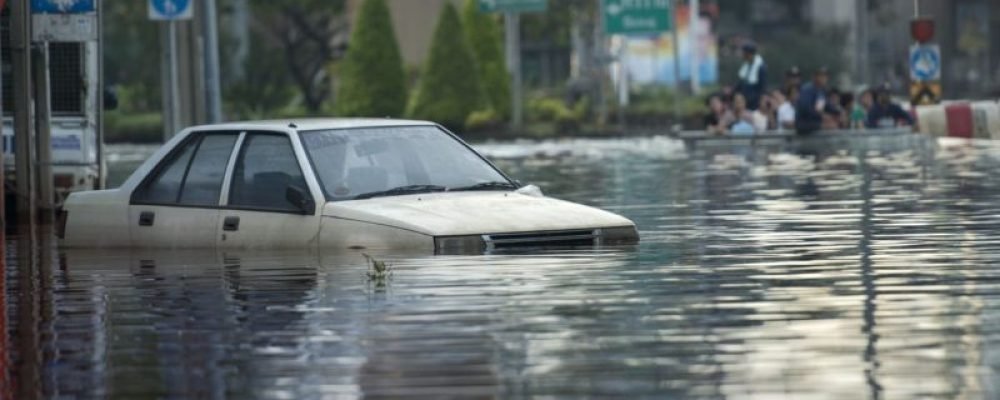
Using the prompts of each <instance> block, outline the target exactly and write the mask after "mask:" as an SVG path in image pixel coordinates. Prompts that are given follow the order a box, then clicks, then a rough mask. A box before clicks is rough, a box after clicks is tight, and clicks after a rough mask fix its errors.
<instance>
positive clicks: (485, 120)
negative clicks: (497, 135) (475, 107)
mask: <svg viewBox="0 0 1000 400" xmlns="http://www.w3.org/2000/svg"><path fill="white" fill-rule="evenodd" d="M502 126H503V118H500V114H497V112H496V110H494V109H492V108H490V109H486V110H480V111H474V112H473V113H472V114H469V117H468V118H466V119H465V131H466V132H485V131H491V130H498V129H500V128H501V127H502Z"/></svg>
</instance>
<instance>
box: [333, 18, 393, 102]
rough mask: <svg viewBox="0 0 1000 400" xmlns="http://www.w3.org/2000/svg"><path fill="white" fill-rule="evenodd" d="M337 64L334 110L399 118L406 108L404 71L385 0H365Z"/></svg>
mask: <svg viewBox="0 0 1000 400" xmlns="http://www.w3.org/2000/svg"><path fill="white" fill-rule="evenodd" d="M354 26H355V27H356V28H355V29H354V32H353V33H352V34H351V42H350V47H349V48H348V50H347V56H346V57H345V58H344V62H343V64H342V65H341V66H340V71H341V76H340V87H339V91H338V95H337V99H336V102H337V106H336V108H337V113H338V114H339V115H343V116H350V117H399V116H400V115H402V114H403V111H404V109H405V107H406V74H405V73H404V72H403V61H402V57H401V56H400V55H399V45H398V44H397V43H396V33H395V32H394V31H393V28H392V20H391V18H390V15H389V7H387V6H386V4H385V0H365V1H364V3H362V5H361V10H360V12H359V15H358V20H357V23H355V24H354Z"/></svg>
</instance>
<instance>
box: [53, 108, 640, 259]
mask: <svg viewBox="0 0 1000 400" xmlns="http://www.w3.org/2000/svg"><path fill="white" fill-rule="evenodd" d="M60 220H61V224H62V226H61V228H60V236H61V237H62V238H63V244H64V246H67V247H77V248H79V247H139V248H206V247H218V248H244V249H246V248H252V249H257V248H301V247H319V248H322V249H400V250H403V249H408V250H427V251H435V252H437V253H474V252H483V251H490V250H494V249H500V248H509V247H535V246H580V245H586V246H592V245H618V244H632V243H635V242H637V241H638V234H637V232H636V228H635V225H634V224H633V223H632V221H629V220H628V219H626V218H623V217H621V216H618V215H615V214H612V213H609V212H606V211H602V210H598V209H595V208H591V207H587V206H583V205H579V204H574V203H570V202H566V201H561V200H556V199H552V198H548V197H544V196H542V195H541V192H540V191H539V190H537V188H535V187H533V186H528V187H521V185H520V184H519V183H517V182H516V181H514V180H512V179H510V178H509V177H507V176H506V175H504V173H503V172H501V171H500V170H498V169H497V168H496V167H495V166H494V165H493V164H491V163H490V162H489V161H488V160H486V159H485V158H483V157H482V156H481V155H480V154H478V153H477V152H476V151H475V150H473V149H472V148H471V147H469V146H468V145H467V144H466V143H464V142H463V141H462V140H460V139H459V138H458V137H456V136H455V135H453V134H451V133H450V132H448V131H447V130H445V129H444V128H442V127H441V126H439V125H436V124H434V123H430V122H422V121H404V120H388V119H317V120H296V121H260V122H246V123H228V124H218V125H210V126H199V127H193V128H189V129H186V130H184V131H183V132H181V133H179V134H178V135H176V136H175V137H174V138H173V139H171V140H170V141H169V142H168V143H167V144H166V145H164V146H163V148H161V149H160V150H159V151H157V152H156V153H155V154H154V155H153V156H152V157H150V159H149V160H147V161H146V163H145V164H143V165H142V166H141V167H139V169H138V170H136V171H135V173H133V174H132V176H131V177H130V178H129V179H128V180H127V181H126V182H125V183H124V184H123V185H122V186H121V187H120V188H118V189H113V190H103V191H93V192H80V193H74V194H72V195H71V196H70V197H69V198H68V199H67V200H66V203H65V206H64V209H63V212H62V214H61V215H60Z"/></svg>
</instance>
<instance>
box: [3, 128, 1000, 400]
mask: <svg viewBox="0 0 1000 400" xmlns="http://www.w3.org/2000/svg"><path fill="white" fill-rule="evenodd" d="M476 147H477V148H478V149H479V150H480V151H482V152H483V153H484V154H486V155H487V156H488V157H490V158H491V159H493V160H494V161H495V162H496V163H497V165H498V166H499V167H500V168H501V169H503V170H505V171H506V172H508V173H509V174H510V175H511V176H512V177H514V178H515V179H519V180H521V181H522V182H524V183H532V184H536V185H538V186H540V187H541V188H542V189H543V190H544V191H545V193H546V194H547V195H549V196H554V197H557V198H562V199H566V200H570V201H575V202H580V203H583V204H587V205H593V206H598V207H601V208H605V209H608V210H610V211H613V212H616V213H620V214H622V215H624V216H626V217H628V218H631V219H633V220H634V221H635V222H636V223H637V224H638V226H639V230H640V234H641V237H642V242H641V244H640V245H638V246H637V247H634V248H633V247H629V248H611V249H587V250H552V251H546V252H531V253H528V254H524V253H520V254H491V255H485V256H462V257H458V256H447V257H445V256H428V255H408V254H385V255H380V256H379V257H380V258H381V259H384V260H386V261H387V262H388V264H389V265H390V269H391V276H385V277H377V278H372V277H370V276H368V275H366V271H368V268H369V267H368V264H367V262H366V260H365V259H364V258H363V256H362V255H361V254H354V253H350V254H326V253H325V252H322V251H320V252H297V253H271V254H257V253H238V252H236V253H234V252H224V253H223V252H197V251H190V252H185V251H171V252H120V251H119V252H107V251H103V252H93V251H70V252H61V251H59V250H58V249H57V248H55V247H53V246H51V245H45V244H42V245H40V247H39V248H37V249H31V248H26V247H25V246H24V245H23V244H21V243H19V242H17V241H13V240H11V241H8V245H7V253H6V256H7V261H8V262H7V264H6V274H5V285H6V290H5V291H4V292H3V294H4V297H3V298H0V304H3V307H0V310H4V311H5V312H6V315H5V317H6V318H5V319H0V321H6V325H5V326H4V328H5V329H6V336H5V337H3V338H0V339H3V340H4V341H3V342H2V343H0V344H3V346H2V350H0V351H2V352H3V353H5V354H3V355H4V356H5V357H0V368H3V370H4V372H5V374H6V375H5V376H0V379H3V381H2V382H0V383H2V384H0V391H3V392H4V393H2V395H0V398H14V399H28V398H33V397H48V398H93V397H115V398H226V397H228V398H270V399H309V398H362V397H363V398H395V397H407V396H410V397H424V398H459V397H461V398H465V397H477V398H494V397H496V398H534V397H540V398H603V397H617V398H685V399H721V398H726V399H744V398H761V399H764V398H766V399H796V400H799V399H914V398H935V399H995V398H1000V143H990V142H968V141H952V140H947V139H941V141H940V142H936V141H935V140H934V139H929V138H926V137H923V136H916V135H902V136H890V137H856V138H849V137H843V138H837V139H831V138H814V139H806V140H803V141H801V142H794V143H785V142H783V141H780V140H777V141H772V142H762V143H758V144H757V145H756V146H750V145H748V144H747V143H742V144H711V143H703V144H698V145H697V146H692V147H688V148H686V147H685V144H684V143H683V142H681V141H678V140H675V139H668V138H637V139H620V140H612V139H608V140H572V141H554V142H543V143H536V142H517V143H499V144H482V145H479V146H476ZM114 150H115V151H114V152H113V153H114V154H112V155H111V157H110V160H111V162H112V164H113V165H112V169H113V171H112V175H111V176H110V177H109V180H110V181H111V183H120V182H121V181H122V180H124V179H125V178H126V177H127V175H128V171H129V170H130V169H132V168H135V167H136V166H137V165H138V163H140V162H141V160H142V159H144V157H146V156H148V154H149V151H150V149H149V148H143V147H134V148H132V147H121V148H115V149H114ZM510 217H511V218H517V217H518V216H516V215H512V216H510ZM28 256H30V257H28ZM26 263H27V265H26ZM32 266H34V268H32ZM5 360H6V361H5Z"/></svg>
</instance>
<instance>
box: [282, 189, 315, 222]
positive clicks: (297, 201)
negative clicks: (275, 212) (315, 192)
mask: <svg viewBox="0 0 1000 400" xmlns="http://www.w3.org/2000/svg"><path fill="white" fill-rule="evenodd" d="M285 200H288V202H289V203H291V204H292V206H294V207H295V208H296V209H297V210H299V212H300V213H302V215H312V214H313V213H315V212H316V202H315V201H313V199H312V197H311V196H309V195H308V194H307V193H306V191H305V189H302V188H300V187H298V186H295V185H289V186H288V188H287V189H285Z"/></svg>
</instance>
